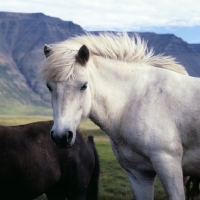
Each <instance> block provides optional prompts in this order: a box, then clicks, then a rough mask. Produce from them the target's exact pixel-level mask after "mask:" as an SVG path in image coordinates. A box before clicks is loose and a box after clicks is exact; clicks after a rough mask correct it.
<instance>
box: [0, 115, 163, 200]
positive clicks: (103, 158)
mask: <svg viewBox="0 0 200 200" xmlns="http://www.w3.org/2000/svg"><path fill="white" fill-rule="evenodd" d="M50 119H52V118H51V117H40V116H34V117H33V116H28V117H27V116H25V117H23V116H0V124H1V125H7V126H9V125H19V124H26V123H30V122H35V121H46V120H50ZM80 129H81V130H82V131H83V132H85V133H86V134H87V135H93V136H94V139H95V143H96V147H97V150H98V154H99V157H100V167H101V172H100V184H99V196H100V200H131V199H133V197H132V193H131V189H130V185H129V182H128V178H127V175H126V173H125V171H124V169H122V167H121V166H120V165H119V164H118V162H117V160H116V158H115V156H114V154H113V152H112V149H111V146H110V143H109V140H108V137H107V136H106V135H105V133H103V132H102V131H101V130H99V128H98V127H97V126H96V125H94V124H93V123H92V122H91V121H90V120H85V121H83V122H82V123H81V125H80ZM154 199H155V200H164V199H166V196H165V194H164V191H163V188H162V186H161V184H160V182H159V181H158V180H156V183H155V198H154ZM37 200H46V197H45V195H42V196H41V197H39V198H37Z"/></svg>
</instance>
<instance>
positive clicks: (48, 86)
mask: <svg viewBox="0 0 200 200" xmlns="http://www.w3.org/2000/svg"><path fill="white" fill-rule="evenodd" d="M47 88H48V89H49V91H50V92H52V89H51V87H50V85H49V84H48V83H47Z"/></svg>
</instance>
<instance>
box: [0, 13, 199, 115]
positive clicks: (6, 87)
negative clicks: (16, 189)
mask: <svg viewBox="0 0 200 200" xmlns="http://www.w3.org/2000/svg"><path fill="white" fill-rule="evenodd" d="M85 32H86V31H84V30H83V29H82V28H81V26H79V25H77V24H74V23H73V22H70V21H62V20H60V19H58V18H54V17H50V16H46V15H44V14H42V13H34V14H23V13H10V12H0V114H26V115H32V114H37V115H50V114H52V109H51V108H50V94H49V92H48V91H47V88H46V85H45V83H44V82H43V81H42V80H41V79H40V77H39V76H38V70H39V69H40V66H41V64H42V61H43V59H44V55H43V46H44V44H52V43H55V42H58V41H62V40H66V39H68V38H69V37H71V36H75V35H81V34H84V33H85ZM92 33H94V34H98V33H97V32H92ZM129 34H130V35H133V33H129ZM138 34H139V35H140V36H141V37H142V38H143V39H144V40H145V41H148V47H150V48H153V49H154V51H155V54H158V53H164V55H171V56H173V57H176V60H177V61H178V62H180V63H181V64H182V65H183V66H185V68H186V69H187V71H188V73H189V74H190V75H191V76H200V44H188V43H186V42H185V41H183V40H182V39H181V38H178V37H176V36H175V35H173V34H155V33H148V32H146V33H138Z"/></svg>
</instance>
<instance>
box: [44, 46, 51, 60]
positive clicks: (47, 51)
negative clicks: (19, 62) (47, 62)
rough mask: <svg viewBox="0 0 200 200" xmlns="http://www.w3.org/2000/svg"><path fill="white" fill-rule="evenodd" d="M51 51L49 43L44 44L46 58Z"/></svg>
mask: <svg viewBox="0 0 200 200" xmlns="http://www.w3.org/2000/svg"><path fill="white" fill-rule="evenodd" d="M51 52H52V48H51V47H50V46H49V45H47V44H45V45H44V55H45V56H46V58H48V57H49V56H50V55H51Z"/></svg>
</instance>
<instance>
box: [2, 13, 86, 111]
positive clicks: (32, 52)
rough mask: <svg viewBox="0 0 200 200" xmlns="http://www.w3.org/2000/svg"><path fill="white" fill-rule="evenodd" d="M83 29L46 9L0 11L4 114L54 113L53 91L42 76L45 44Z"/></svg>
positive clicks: (80, 32)
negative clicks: (29, 12)
mask: <svg viewBox="0 0 200 200" xmlns="http://www.w3.org/2000/svg"><path fill="white" fill-rule="evenodd" d="M83 33H84V30H83V29H82V28H81V27H80V26H79V25H76V24H74V23H73V22H65V21H62V20H60V19H58V18H53V17H48V16H46V15H44V14H42V13H35V14H21V13H9V12H8V13H7V12H0V114H39V115H49V114H51V112H52V111H51V108H50V103H49V102H50V94H49V92H48V91H47V89H46V85H45V84H44V82H42V80H41V79H40V77H39V76H38V69H39V68H40V66H41V63H42V61H43V59H44V56H43V46H44V44H46V43H47V44H49V43H55V42H58V41H61V40H65V39H67V38H68V37H71V36H74V35H78V34H83ZM47 102H48V103H47Z"/></svg>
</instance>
